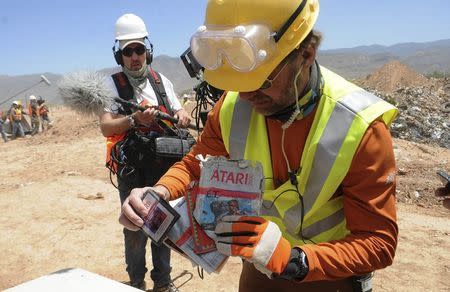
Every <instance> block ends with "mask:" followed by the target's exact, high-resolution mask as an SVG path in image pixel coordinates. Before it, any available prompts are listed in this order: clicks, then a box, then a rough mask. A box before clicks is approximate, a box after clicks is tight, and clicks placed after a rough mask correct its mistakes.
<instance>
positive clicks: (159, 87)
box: [148, 68, 173, 116]
mask: <svg viewBox="0 0 450 292" xmlns="http://www.w3.org/2000/svg"><path fill="white" fill-rule="evenodd" d="M149 71H150V74H149V75H150V76H148V81H149V82H150V84H151V85H152V88H153V90H154V91H155V94H156V98H157V99H158V104H159V105H162V106H164V107H165V109H166V110H167V113H168V114H169V115H171V116H173V111H172V108H171V107H170V104H169V101H168V99H167V93H166V89H165V88H164V84H163V82H162V80H161V75H160V74H159V73H158V72H156V71H153V69H152V68H150V70H149Z"/></svg>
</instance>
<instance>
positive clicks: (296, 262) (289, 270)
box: [274, 247, 309, 281]
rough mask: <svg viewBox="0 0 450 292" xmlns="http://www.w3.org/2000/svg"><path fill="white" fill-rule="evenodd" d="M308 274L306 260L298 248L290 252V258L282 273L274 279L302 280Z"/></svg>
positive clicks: (303, 253)
mask: <svg viewBox="0 0 450 292" xmlns="http://www.w3.org/2000/svg"><path fill="white" fill-rule="evenodd" d="M308 272H309V266H308V259H307V258H306V254H305V252H304V251H303V250H301V249H300V248H295V247H294V248H293V249H292V250H291V257H290V259H289V263H288V264H287V266H286V268H285V269H284V271H283V272H282V273H281V274H280V275H278V276H275V277H274V278H278V279H285V280H296V281H301V280H303V279H304V278H305V277H306V275H307V274H308Z"/></svg>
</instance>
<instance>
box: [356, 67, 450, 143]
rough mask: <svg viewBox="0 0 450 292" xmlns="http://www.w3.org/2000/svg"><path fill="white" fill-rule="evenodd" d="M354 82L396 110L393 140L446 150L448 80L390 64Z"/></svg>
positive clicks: (449, 137) (449, 101) (449, 102)
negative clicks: (402, 140)
mask: <svg viewBox="0 0 450 292" xmlns="http://www.w3.org/2000/svg"><path fill="white" fill-rule="evenodd" d="M356 83H357V84H359V85H360V86H362V87H363V88H365V89H366V90H368V91H370V92H372V93H373V94H375V95H377V96H379V97H381V98H383V99H384V100H386V101H388V102H390V103H392V104H394V105H396V106H397V107H398V109H399V113H400V114H399V116H398V118H397V119H396V120H395V121H394V122H393V124H392V128H391V132H392V135H393V137H395V138H400V139H404V140H408V141H412V142H418V143H424V144H429V145H433V146H439V147H444V148H447V149H450V119H449V116H450V80H449V79H448V78H430V79H428V78H426V77H424V76H422V75H420V74H418V73H416V72H414V71H413V70H412V69H410V68H408V67H407V66H405V65H403V64H401V63H400V62H398V61H393V62H390V63H388V64H386V65H384V66H383V67H381V68H380V69H379V70H377V71H375V72H374V73H372V74H370V75H368V76H367V77H366V78H365V79H362V80H358V81H356ZM393 84H394V85H393Z"/></svg>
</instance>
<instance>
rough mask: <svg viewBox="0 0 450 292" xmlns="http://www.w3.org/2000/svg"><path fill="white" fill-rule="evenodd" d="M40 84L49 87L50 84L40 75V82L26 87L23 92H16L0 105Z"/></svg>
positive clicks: (0, 103)
mask: <svg viewBox="0 0 450 292" xmlns="http://www.w3.org/2000/svg"><path fill="white" fill-rule="evenodd" d="M41 82H44V83H45V84H47V85H48V86H50V85H51V83H50V81H49V80H48V79H47V77H45V76H44V75H41V80H40V81H39V82H38V83H35V84H33V85H31V86H30V87H27V88H25V89H23V90H21V91H19V92H17V93H16V94H14V95H13V96H11V97H8V98H7V99H5V100H4V101H2V102H0V105H2V104H4V103H6V102H7V101H9V100H11V99H12V98H14V97H16V96H18V95H19V94H21V93H24V92H25V91H27V90H29V89H31V88H33V87H35V86H36V85H38V84H39V83H41Z"/></svg>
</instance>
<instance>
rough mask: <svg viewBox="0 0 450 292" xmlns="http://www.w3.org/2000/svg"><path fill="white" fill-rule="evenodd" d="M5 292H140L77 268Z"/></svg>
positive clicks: (40, 278) (43, 277) (58, 272)
mask: <svg viewBox="0 0 450 292" xmlns="http://www.w3.org/2000/svg"><path fill="white" fill-rule="evenodd" d="M5 291H8V292H21V291H65V292H66V291H67V292H72V291H73V292H75V291H76V292H79V291H84V292H85V291H93V292H94V291H95V292H98V291H108V292H116V291H121V292H122V291H125V292H126V291H129V292H133V291H134V292H136V291H141V290H138V289H135V288H133V287H130V286H127V285H125V284H122V283H119V282H117V281H113V280H111V279H108V278H105V277H103V276H100V275H97V274H94V273H91V272H88V271H86V270H83V269H79V268H70V269H63V270H59V271H56V272H54V273H51V274H48V275H45V276H42V277H39V278H37V279H34V280H31V281H28V282H25V283H23V284H20V285H18V286H16V287H12V288H10V289H7V290H5Z"/></svg>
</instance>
